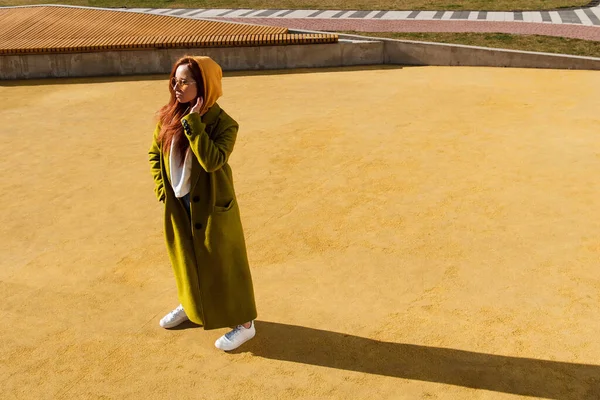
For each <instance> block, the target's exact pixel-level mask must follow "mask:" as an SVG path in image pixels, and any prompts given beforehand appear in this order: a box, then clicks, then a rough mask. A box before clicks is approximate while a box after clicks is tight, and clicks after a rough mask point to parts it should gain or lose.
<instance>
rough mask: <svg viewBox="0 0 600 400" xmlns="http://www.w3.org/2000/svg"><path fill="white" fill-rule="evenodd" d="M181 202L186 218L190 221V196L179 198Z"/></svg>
mask: <svg viewBox="0 0 600 400" xmlns="http://www.w3.org/2000/svg"><path fill="white" fill-rule="evenodd" d="M180 199H181V202H182V203H183V205H184V207H185V211H187V214H188V218H189V219H190V221H191V220H192V213H191V211H190V194H189V193H188V194H186V195H185V196H183V197H180Z"/></svg>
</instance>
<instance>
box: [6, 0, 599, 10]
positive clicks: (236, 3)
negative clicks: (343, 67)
mask: <svg viewBox="0 0 600 400" xmlns="http://www.w3.org/2000/svg"><path fill="white" fill-rule="evenodd" d="M589 1H590V0H463V1H457V0H425V1H423V0H256V1H252V2H250V1H247V0H205V1H201V0H198V1H191V0H174V1H167V0H133V1H130V0H67V1H61V2H60V4H69V5H81V6H92V7H123V6H127V7H152V8H257V9H260V8H263V9H266V8H271V9H320V10H324V9H340V10H488V11H491V10H498V11H510V10H548V9H553V8H564V7H577V6H583V5H586V4H588V3H589ZM48 3H52V1H49V0H37V1H36V0H33V1H32V0H0V6H11V5H28V4H48Z"/></svg>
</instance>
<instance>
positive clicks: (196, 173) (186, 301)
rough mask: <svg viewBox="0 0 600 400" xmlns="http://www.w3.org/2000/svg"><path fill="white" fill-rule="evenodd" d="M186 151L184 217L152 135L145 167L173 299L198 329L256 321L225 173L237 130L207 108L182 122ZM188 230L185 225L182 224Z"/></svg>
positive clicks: (228, 119) (233, 199) (236, 210)
mask: <svg viewBox="0 0 600 400" xmlns="http://www.w3.org/2000/svg"><path fill="white" fill-rule="evenodd" d="M181 122H182V125H183V127H184V132H185V135H186V136H187V139H188V140H189V142H190V149H191V151H192V152H193V155H194V157H192V159H193V161H192V172H191V191H190V209H191V210H190V211H191V224H190V219H189V218H188V215H187V213H186V210H185V207H184V205H183V203H182V202H181V200H179V199H178V198H176V197H175V193H174V192H173V188H172V186H171V183H170V181H169V177H170V176H171V175H170V173H169V158H168V154H167V155H166V160H165V154H164V152H163V151H162V149H161V146H160V143H159V142H158V141H157V136H158V133H159V132H160V126H157V127H156V130H155V131H154V140H153V142H152V146H151V148H150V152H149V155H150V166H151V170H152V175H153V177H154V183H155V192H156V196H157V198H158V199H159V200H160V201H164V203H165V226H164V229H165V239H166V243H167V249H168V252H169V258H170V260H171V265H172V267H173V272H174V274H175V280H176V282H177V293H178V297H179V301H180V302H181V304H182V305H183V309H184V310H185V312H186V314H187V316H188V317H189V319H190V320H191V321H192V322H195V323H197V324H201V325H203V326H204V329H216V328H223V327H232V326H236V325H239V324H243V323H246V322H249V321H252V320H254V319H255V318H256V305H255V302H254V290H253V286H252V278H251V275H250V268H249V266H248V257H247V255H246V244H245V241H244V233H243V230H242V224H241V220H240V211H239V208H238V204H237V200H236V196H235V191H234V188H233V178H232V174H231V168H230V167H229V164H228V163H227V160H228V159H229V155H230V154H231V151H232V150H233V146H234V143H235V139H236V136H237V131H238V124H237V123H236V122H235V121H234V120H233V119H232V118H231V117H230V116H229V115H227V114H226V113H225V111H223V110H221V108H220V107H219V105H218V104H215V105H213V106H212V107H211V108H210V109H209V110H208V112H207V113H206V114H204V115H203V116H202V117H200V115H199V114H197V113H192V114H189V115H187V116H185V117H184V118H183V119H182V120H181ZM190 225H191V226H190Z"/></svg>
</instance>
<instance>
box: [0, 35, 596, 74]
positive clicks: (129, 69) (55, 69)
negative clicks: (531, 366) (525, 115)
mask: <svg viewBox="0 0 600 400" xmlns="http://www.w3.org/2000/svg"><path fill="white" fill-rule="evenodd" d="M340 37H341V38H342V39H343V40H340V42H339V43H335V44H315V45H292V46H257V47H222V48H196V49H157V50H128V51H104V52H98V53H72V54H34V55H11V56H0V79H36V78H59V77H83V76H118V75H137V74H166V73H169V72H170V69H171V66H172V65H173V63H174V62H175V60H177V59H178V58H179V57H181V56H183V55H185V54H194V55H198V54H204V55H208V56H210V57H212V58H213V59H215V60H216V61H217V62H218V63H219V64H220V65H221V66H222V67H223V70H225V71H236V70H265V69H291V68H318V67H341V66H352V65H376V64H399V65H463V66H490V67H519V68H561V69H590V70H600V58H591V57H576V56H567V55H554V54H547V53H533V52H522V51H512V50H502V49H489V48H482V47H473V46H460V45H448V44H440V43H426V42H413V41H402V40H392V39H373V38H367V37H362V36H351V35H342V36H340Z"/></svg>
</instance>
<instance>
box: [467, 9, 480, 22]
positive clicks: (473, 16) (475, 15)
mask: <svg viewBox="0 0 600 400" xmlns="http://www.w3.org/2000/svg"><path fill="white" fill-rule="evenodd" d="M478 17H479V11H471V12H470V13H469V18H467V19H468V20H469V21H477V18H478Z"/></svg>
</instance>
